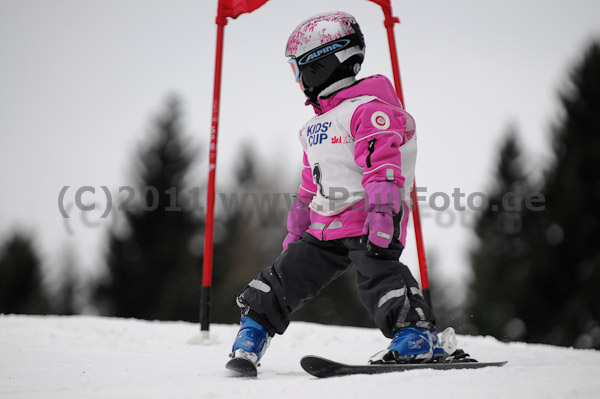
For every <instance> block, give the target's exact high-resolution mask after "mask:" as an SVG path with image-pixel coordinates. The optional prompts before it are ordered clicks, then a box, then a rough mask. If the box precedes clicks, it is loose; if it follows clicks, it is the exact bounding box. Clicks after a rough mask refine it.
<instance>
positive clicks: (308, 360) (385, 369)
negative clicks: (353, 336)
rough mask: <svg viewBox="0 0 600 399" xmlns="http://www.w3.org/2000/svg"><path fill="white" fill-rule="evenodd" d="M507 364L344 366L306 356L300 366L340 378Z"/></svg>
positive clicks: (310, 371) (449, 363) (320, 374)
mask: <svg viewBox="0 0 600 399" xmlns="http://www.w3.org/2000/svg"><path fill="white" fill-rule="evenodd" d="M506 363H507V362H475V361H469V362H465V361H463V362H460V361H457V362H434V363H405V364H401V363H398V364H396V363H392V364H361V365H356V364H343V363H338V362H335V361H333V360H329V359H325V358H322V357H319V356H304V357H303V358H302V360H300V365H301V366H302V368H303V369H304V371H306V372H307V373H309V374H311V375H314V376H315V377H319V378H328V377H339V376H344V375H353V374H381V373H394V372H399V371H409V370H417V369H434V370H456V369H479V368H483V367H501V366H504V365H505V364H506Z"/></svg>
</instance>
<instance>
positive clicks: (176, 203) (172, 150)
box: [96, 97, 202, 321]
mask: <svg viewBox="0 0 600 399" xmlns="http://www.w3.org/2000/svg"><path fill="white" fill-rule="evenodd" d="M181 119H182V111H181V105H180V102H179V101H178V99H177V98H175V97H172V98H170V99H169V100H168V101H167V104H166V107H165V109H164V110H163V111H162V112H161V113H160V114H159V115H158V117H157V118H156V120H155V121H154V126H153V129H152V132H151V133H150V136H149V141H148V145H147V146H146V147H145V148H142V149H141V151H140V154H139V156H138V159H139V163H138V164H139V169H138V179H137V180H138V181H137V184H136V185H135V189H134V190H132V193H128V194H135V195H137V196H138V198H139V199H140V200H139V201H138V202H137V203H133V202H130V203H129V204H127V205H126V204H121V207H122V209H121V211H122V212H120V215H121V216H122V219H123V220H122V222H123V223H122V226H121V228H120V229H114V230H113V231H111V232H110V233H109V238H108V253H107V255H106V265H107V270H108V274H107V276H106V278H105V279H104V280H103V281H101V282H100V284H99V285H98V287H97V288H96V298H97V300H98V301H99V302H100V306H101V309H103V310H104V311H105V312H107V313H108V314H110V315H114V316H119V317H136V318H143V319H160V320H188V321H196V320H198V303H199V292H200V274H201V265H202V261H201V256H200V255H198V254H199V253H200V252H201V250H199V249H198V248H197V247H198V246H199V245H202V243H201V242H200V241H201V240H198V235H199V234H200V232H201V229H202V222H201V220H200V218H199V217H198V216H196V215H195V214H194V213H193V212H192V211H191V210H188V209H187V207H186V206H185V205H186V203H185V201H184V200H183V199H184V198H185V197H186V196H187V194H189V193H190V191H189V190H188V187H187V186H186V183H185V182H186V176H187V175H188V172H189V169H190V166H191V165H192V163H193V161H194V156H193V155H192V153H191V151H190V146H189V143H188V142H187V141H186V140H185V138H184V136H183V133H182V127H181ZM134 205H135V206H134Z"/></svg>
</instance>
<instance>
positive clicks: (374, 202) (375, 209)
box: [362, 182, 400, 257]
mask: <svg viewBox="0 0 600 399" xmlns="http://www.w3.org/2000/svg"><path fill="white" fill-rule="evenodd" d="M365 194H366V197H367V198H366V201H367V205H368V207H367V219H366V220H365V224H364V226H363V232H362V234H363V241H368V242H367V250H368V251H369V252H370V253H371V254H372V255H374V256H377V257H381V252H385V251H381V250H382V249H385V248H387V247H389V245H390V243H391V242H392V238H393V237H394V229H395V227H396V226H395V224H394V215H396V214H398V212H400V189H399V188H398V186H397V185H396V184H395V183H392V182H371V183H368V184H367V185H366V186H365ZM396 238H397V237H396ZM367 239H368V240H367Z"/></svg>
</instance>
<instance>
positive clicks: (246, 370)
mask: <svg viewBox="0 0 600 399" xmlns="http://www.w3.org/2000/svg"><path fill="white" fill-rule="evenodd" d="M225 367H226V368H228V369H229V370H232V371H235V372H236V373H240V374H241V375H243V376H246V377H256V375H257V371H256V366H255V365H254V363H252V362H251V361H250V360H248V359H244V358H243V357H234V358H233V359H231V360H230V361H228V362H227V364H226V365H225Z"/></svg>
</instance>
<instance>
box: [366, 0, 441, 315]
mask: <svg viewBox="0 0 600 399" xmlns="http://www.w3.org/2000/svg"><path fill="white" fill-rule="evenodd" d="M370 1H373V2H374V3H377V4H379V5H380V6H381V8H382V10H383V14H384V16H385V20H384V22H383V24H384V26H385V29H386V31H387V37H388V44H389V47H390V58H391V60H392V73H393V75H394V85H395V86H396V94H397V95H398V98H399V99H400V102H402V106H403V107H404V108H405V109H406V103H405V102H404V93H403V91H402V81H401V79H400V66H399V62H398V52H397V51H396V37H395V35H394V24H397V23H400V19H398V17H394V16H392V6H391V3H390V1H389V0H387V1H385V0H384V1H381V0H370ZM416 187H417V180H416V179H415V180H414V185H413V189H412V191H411V193H410V199H411V201H412V216H413V224H414V227H415V240H416V242H417V254H418V257H419V271H420V274H421V290H422V291H423V297H424V298H425V301H426V302H427V305H429V307H432V306H431V293H430V291H429V274H428V271H427V258H426V257H425V244H424V243H423V230H422V227H421V213H420V211H419V201H418V199H417V191H416Z"/></svg>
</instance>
